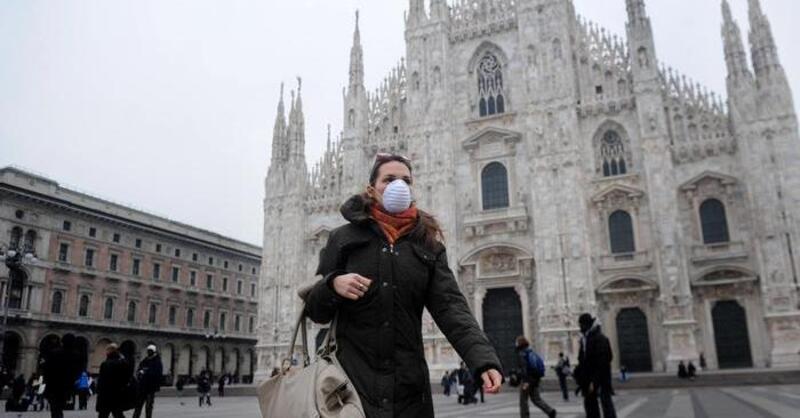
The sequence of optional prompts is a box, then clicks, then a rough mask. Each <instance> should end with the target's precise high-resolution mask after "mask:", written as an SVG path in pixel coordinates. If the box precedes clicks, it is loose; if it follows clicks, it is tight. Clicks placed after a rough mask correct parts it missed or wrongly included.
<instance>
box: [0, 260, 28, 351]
mask: <svg viewBox="0 0 800 418" xmlns="http://www.w3.org/2000/svg"><path fill="white" fill-rule="evenodd" d="M3 258H4V261H5V264H6V267H7V268H8V283H7V284H6V289H5V291H4V292H3V294H2V295H0V300H1V301H2V302H3V320H2V322H0V361H3V360H5V341H6V323H7V322H8V309H9V307H10V306H9V305H11V288H12V287H13V286H14V284H15V282H16V281H17V280H20V281H23V282H24V280H25V272H24V271H23V270H22V266H23V265H24V264H30V263H33V262H35V261H36V256H35V255H34V254H33V252H30V251H28V250H27V249H26V250H25V251H22V250H20V249H19V248H10V249H8V250H7V251H6V252H5V254H4V255H3ZM19 287H20V288H24V283H21V284H20V286H19ZM20 303H21V302H20ZM0 366H5V363H3V364H0Z"/></svg>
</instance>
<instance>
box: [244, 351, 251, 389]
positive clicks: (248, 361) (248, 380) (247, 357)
mask: <svg viewBox="0 0 800 418" xmlns="http://www.w3.org/2000/svg"><path fill="white" fill-rule="evenodd" d="M242 373H247V375H245V376H242V382H243V383H252V382H253V350H247V352H246V354H244V355H243V356H242Z"/></svg>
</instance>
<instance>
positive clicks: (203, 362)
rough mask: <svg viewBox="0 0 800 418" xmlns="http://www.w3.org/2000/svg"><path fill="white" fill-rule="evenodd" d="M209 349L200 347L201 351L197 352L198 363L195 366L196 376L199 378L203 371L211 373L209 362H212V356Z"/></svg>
mask: <svg viewBox="0 0 800 418" xmlns="http://www.w3.org/2000/svg"><path fill="white" fill-rule="evenodd" d="M209 352H210V351H209V349H208V347H205V346H204V347H200V350H199V351H198V352H197V363H195V365H194V375H195V376H198V375H199V374H200V373H201V372H203V371H207V370H208V371H210V368H209V367H208V366H209V362H210V355H209Z"/></svg>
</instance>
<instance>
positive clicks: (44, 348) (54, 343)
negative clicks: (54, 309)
mask: <svg viewBox="0 0 800 418" xmlns="http://www.w3.org/2000/svg"><path fill="white" fill-rule="evenodd" d="M60 346H61V337H59V336H58V335H55V334H49V335H47V336H45V337H44V338H42V341H41V342H39V361H38V364H39V366H40V370H39V372H41V365H42V360H44V359H46V358H47V357H49V356H50V353H51V352H52V351H53V350H55V349H57V348H58V347H60Z"/></svg>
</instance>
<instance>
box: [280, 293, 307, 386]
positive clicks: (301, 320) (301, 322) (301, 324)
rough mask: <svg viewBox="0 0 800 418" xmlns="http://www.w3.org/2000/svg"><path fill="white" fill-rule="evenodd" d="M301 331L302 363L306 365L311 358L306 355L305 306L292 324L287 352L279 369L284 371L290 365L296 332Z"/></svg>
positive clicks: (295, 342) (295, 341)
mask: <svg viewBox="0 0 800 418" xmlns="http://www.w3.org/2000/svg"><path fill="white" fill-rule="evenodd" d="M301 331H302V336H303V341H302V347H303V351H302V354H303V364H304V365H306V366H307V365H308V364H309V363H310V362H311V359H310V357H309V355H308V338H306V337H307V334H308V330H307V328H306V309H305V306H304V307H303V309H302V310H301V311H300V316H299V317H298V318H297V324H296V325H295V326H294V332H293V333H292V340H291V343H290V344H289V353H288V355H287V356H286V359H284V361H283V364H282V365H281V371H282V372H283V373H286V372H287V371H288V370H289V369H290V368H291V367H292V358H294V347H295V345H296V344H297V334H298V333H300V332H301Z"/></svg>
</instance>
